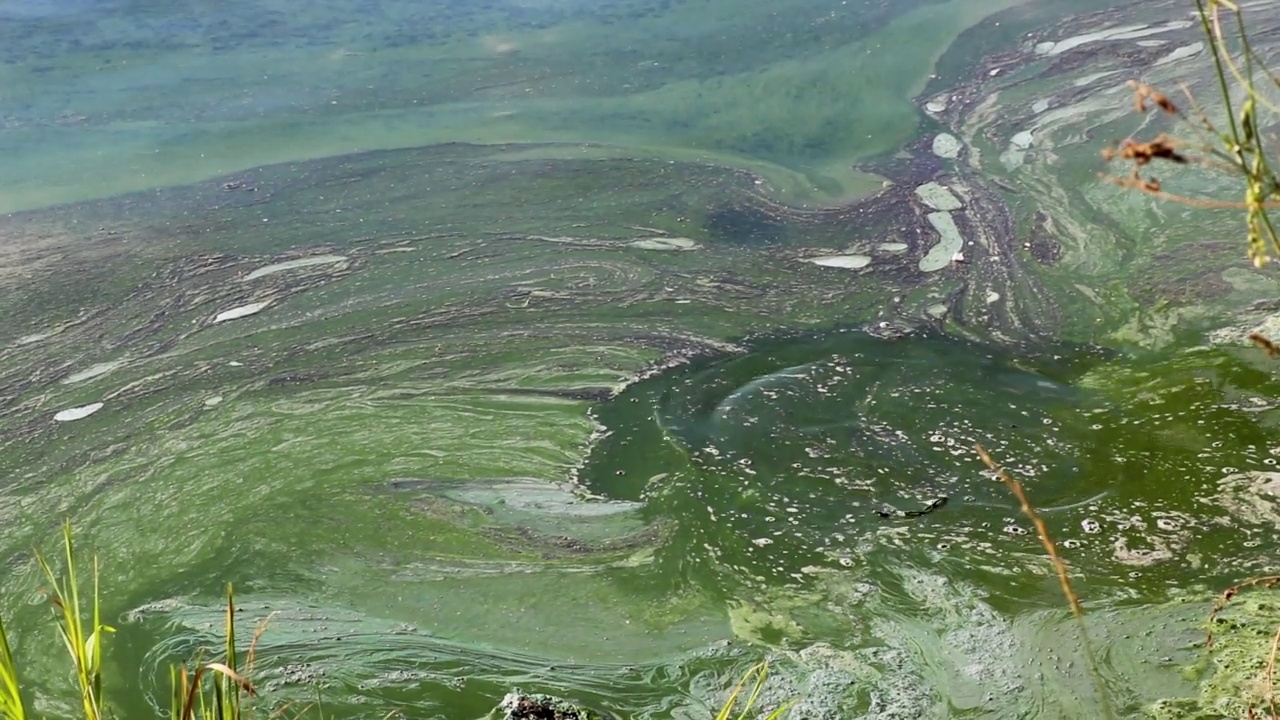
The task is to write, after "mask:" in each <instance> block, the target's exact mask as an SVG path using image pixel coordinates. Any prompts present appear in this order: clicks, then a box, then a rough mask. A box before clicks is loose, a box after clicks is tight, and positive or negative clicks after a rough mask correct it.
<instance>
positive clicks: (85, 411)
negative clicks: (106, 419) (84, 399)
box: [53, 402, 102, 422]
mask: <svg viewBox="0 0 1280 720" xmlns="http://www.w3.org/2000/svg"><path fill="white" fill-rule="evenodd" d="M101 409H102V403H100V402H96V403H90V404H88V405H81V406H80V407H73V408H68V409H66V410H62V411H59V412H58V414H56V415H54V416H53V419H54V420H56V421H58V422H71V421H72V420H81V419H83V418H87V417H89V416H90V415H92V414H94V413H96V412H98V411H99V410H101Z"/></svg>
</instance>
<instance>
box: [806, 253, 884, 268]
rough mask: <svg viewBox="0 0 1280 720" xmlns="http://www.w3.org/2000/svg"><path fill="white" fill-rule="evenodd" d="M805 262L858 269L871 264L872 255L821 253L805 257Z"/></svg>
mask: <svg viewBox="0 0 1280 720" xmlns="http://www.w3.org/2000/svg"><path fill="white" fill-rule="evenodd" d="M805 262H811V263H813V264H814V265H821V266H823V267H836V268H850V269H852V270H857V269H858V268H864V267H866V266H868V265H870V264H871V257H870V256H869V255H821V256H819V257H812V258H805Z"/></svg>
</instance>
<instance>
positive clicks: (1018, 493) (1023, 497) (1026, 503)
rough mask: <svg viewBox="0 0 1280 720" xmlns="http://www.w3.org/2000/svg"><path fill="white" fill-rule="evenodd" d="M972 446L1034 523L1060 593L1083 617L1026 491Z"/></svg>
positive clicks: (1064, 568)
mask: <svg viewBox="0 0 1280 720" xmlns="http://www.w3.org/2000/svg"><path fill="white" fill-rule="evenodd" d="M973 448H974V450H977V451H978V457H980V458H982V462H983V463H985V464H986V466H987V467H988V468H990V469H991V471H992V472H994V473H995V474H996V475H997V476H998V477H999V478H1000V479H1001V480H1003V481H1004V484H1005V485H1006V486H1007V487H1008V488H1009V490H1010V492H1012V493H1013V494H1014V497H1016V498H1018V502H1019V503H1021V504H1022V514H1024V515H1026V516H1027V517H1028V518H1030V519H1031V523H1032V524H1033V525H1035V527H1036V533H1038V534H1039V535H1040V542H1041V543H1042V544H1043V545H1044V550H1045V552H1046V553H1047V554H1048V555H1049V560H1050V561H1051V562H1052V563H1053V567H1054V569H1055V570H1057V571H1058V582H1059V583H1060V584H1061V585H1062V594H1063V595H1065V596H1066V598H1067V605H1069V606H1070V607H1071V612H1072V614H1074V615H1075V616H1076V618H1083V617H1084V611H1083V610H1081V609H1080V599H1079V598H1078V597H1076V594H1075V591H1073V590H1072V589H1071V579H1070V578H1069V577H1068V576H1067V565H1066V563H1064V562H1063V561H1062V558H1060V557H1058V548H1057V546H1056V545H1054V544H1053V539H1052V538H1050V537H1049V528H1048V526H1046V525H1045V524H1044V521H1043V520H1041V519H1040V514H1039V513H1037V512H1036V510H1035V508H1034V507H1032V506H1031V500H1030V499H1028V498H1027V493H1026V491H1025V490H1023V488H1022V483H1020V482H1018V481H1017V480H1014V479H1013V477H1012V476H1010V475H1009V473H1007V472H1005V471H1004V469H1003V468H1000V467H999V466H997V465H996V463H995V461H994V460H992V459H991V456H990V455H988V454H987V451H986V450H984V449H983V447H982V445H974V446H973Z"/></svg>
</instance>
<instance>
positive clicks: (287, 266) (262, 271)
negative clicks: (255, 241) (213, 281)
mask: <svg viewBox="0 0 1280 720" xmlns="http://www.w3.org/2000/svg"><path fill="white" fill-rule="evenodd" d="M346 260H347V258H346V257H345V256H342V255H313V256H311V257H304V258H298V259H297V260H289V261H287V262H282V263H276V264H274V265H266V266H264V267H260V268H258V269H257V270H254V271H253V272H251V273H249V274H248V275H245V276H244V279H245V280H256V279H258V278H260V277H263V276H265V275H272V274H274V273H278V272H284V271H285V270H293V269H295V268H303V267H311V266H312V265H332V264H333V263H340V262H346Z"/></svg>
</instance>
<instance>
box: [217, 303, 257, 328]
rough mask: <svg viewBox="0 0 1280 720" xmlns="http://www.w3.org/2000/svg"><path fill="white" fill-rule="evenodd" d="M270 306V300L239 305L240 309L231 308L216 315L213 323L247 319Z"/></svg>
mask: <svg viewBox="0 0 1280 720" xmlns="http://www.w3.org/2000/svg"><path fill="white" fill-rule="evenodd" d="M270 304H271V301H270V300H263V301H262V302H256V303H249V304H248V305H241V306H240V307H234V308H231V309H230V310H224V311H222V312H220V313H218V314H217V315H215V316H214V318H213V321H214V322H216V323H218V322H222V321H224V320H236V319H239V318H242V317H248V316H250V315H254V314H256V313H259V312H262V311H263V309H265V308H266V307H267V306H268V305H270Z"/></svg>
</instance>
